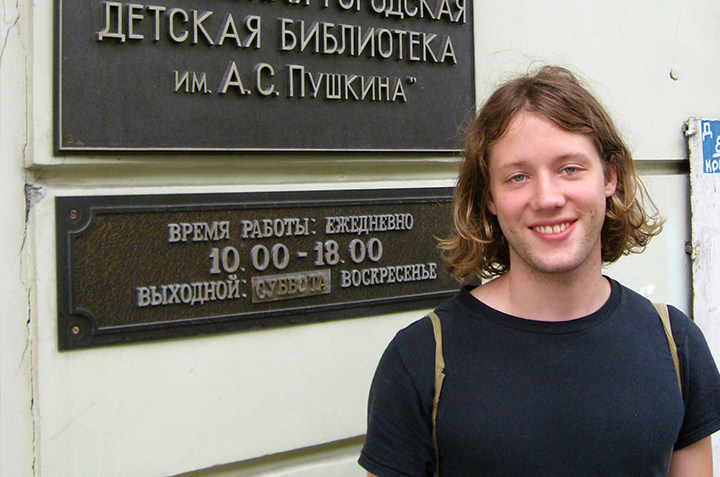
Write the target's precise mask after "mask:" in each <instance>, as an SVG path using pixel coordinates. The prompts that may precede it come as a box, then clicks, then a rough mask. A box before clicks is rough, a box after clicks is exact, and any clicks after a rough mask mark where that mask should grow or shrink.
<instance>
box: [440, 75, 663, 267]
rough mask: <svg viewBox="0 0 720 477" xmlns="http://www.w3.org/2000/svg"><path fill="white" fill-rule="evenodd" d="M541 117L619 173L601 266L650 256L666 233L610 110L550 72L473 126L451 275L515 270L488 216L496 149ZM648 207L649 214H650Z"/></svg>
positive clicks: (508, 90) (447, 252) (448, 248)
mask: <svg viewBox="0 0 720 477" xmlns="http://www.w3.org/2000/svg"><path fill="white" fill-rule="evenodd" d="M523 110H524V111H531V112H535V113H538V114H541V115H543V116H545V117H547V118H548V119H550V120H551V121H553V122H554V123H555V124H557V125H558V126H559V127H561V128H562V129H565V130H567V131H571V132H576V133H580V134H584V135H586V136H587V137H589V138H590V139H591V140H592V141H593V143H594V144H595V146H596V147H597V150H598V152H599V154H600V158H601V160H602V162H603V169H604V170H605V175H606V177H607V173H608V171H609V167H610V166H612V167H614V168H615V170H616V171H617V179H618V183H617V189H616V191H615V193H614V194H613V195H612V196H611V197H609V198H608V199H607V203H606V214H605V222H604V224H603V227H602V232H601V239H600V240H601V246H602V260H603V262H604V263H611V262H614V261H616V260H617V259H618V258H620V257H621V256H622V255H627V254H629V253H635V252H640V251H642V250H644V248H645V247H646V246H647V244H648V242H649V241H650V239H651V238H652V237H653V236H655V235H657V234H658V233H660V231H661V229H662V220H661V219H660V218H659V217H658V214H657V209H656V208H655V205H654V204H653V203H652V200H651V199H650V198H649V196H648V195H647V191H646V190H645V187H644V186H643V184H642V182H641V181H640V179H639V178H638V177H637V173H636V172H635V167H634V166H633V161H632V156H631V154H630V151H629V149H628V148H627V146H626V145H625V143H624V142H623V140H622V139H621V137H620V135H619V134H618V132H617V130H616V128H615V126H614V124H613V122H612V120H611V118H610V116H609V114H608V113H607V111H606V110H605V108H604V107H603V106H602V105H601V104H600V103H599V102H598V101H597V99H595V97H594V96H593V95H592V94H590V92H589V91H588V90H587V89H585V87H583V86H582V85H581V84H580V82H579V80H578V79H577V78H576V77H575V75H573V74H572V73H571V72H570V71H569V70H567V69H565V68H562V67H557V66H543V67H541V68H540V69H539V70H537V71H536V72H535V73H533V74H526V75H523V76H520V77H518V78H515V79H513V80H511V81H509V82H507V83H505V84H504V85H502V86H501V87H500V88H499V89H497V90H496V91H495V92H494V93H493V94H492V95H491V96H490V98H488V100H487V101H486V102H485V104H484V105H483V106H482V108H481V109H480V111H479V113H478V114H477V116H476V118H475V119H474V121H473V122H472V123H471V124H470V127H469V130H468V133H467V137H466V143H465V153H464V158H463V162H462V167H461V171H460V176H459V178H458V182H457V185H456V187H455V198H454V211H453V214H454V221H455V229H456V233H455V235H454V236H453V237H450V238H448V239H445V240H442V241H441V242H440V245H439V246H440V248H441V249H442V250H443V251H444V256H445V260H446V261H447V264H448V271H449V272H450V274H451V275H453V276H454V277H455V278H456V279H458V280H459V281H464V280H466V279H468V278H473V277H478V278H492V277H493V276H496V275H501V274H503V273H505V272H506V271H507V270H508V269H509V267H510V253H509V248H508V243H507V241H506V240H505V237H504V236H503V234H502V231H501V230H500V226H499V224H498V221H497V217H495V216H494V215H493V214H492V213H490V211H489V210H488V206H487V205H488V199H489V198H490V173H489V168H488V159H489V156H490V151H491V148H492V146H493V144H494V143H495V142H496V141H497V140H498V139H500V138H501V137H502V136H503V134H505V131H506V130H507V128H508V125H509V124H510V121H511V120H512V119H513V118H514V117H515V115H516V114H518V113H519V112H520V111H523ZM646 204H648V205H649V207H650V211H649V212H648V211H646V210H645V205H646Z"/></svg>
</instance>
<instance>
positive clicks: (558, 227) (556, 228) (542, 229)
mask: <svg viewBox="0 0 720 477" xmlns="http://www.w3.org/2000/svg"><path fill="white" fill-rule="evenodd" d="M568 227H570V222H563V223H562V224H555V225H540V226H537V227H533V230H534V231H536V232H539V233H541V234H545V235H549V234H559V233H560V232H562V231H563V230H565V229H566V228H568Z"/></svg>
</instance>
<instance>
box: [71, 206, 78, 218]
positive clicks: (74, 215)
mask: <svg viewBox="0 0 720 477" xmlns="http://www.w3.org/2000/svg"><path fill="white" fill-rule="evenodd" d="M77 216H78V211H77V210H75V209H72V210H71V211H70V218H71V219H73V220H74V219H77Z"/></svg>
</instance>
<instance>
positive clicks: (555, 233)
mask: <svg viewBox="0 0 720 477" xmlns="http://www.w3.org/2000/svg"><path fill="white" fill-rule="evenodd" d="M489 157H490V159H489V170H490V192H491V198H490V200H489V201H488V209H489V210H490V212H491V213H492V214H494V215H496V216H497V219H498V222H499V224H500V228H501V230H502V232H503V234H504V235H505V238H506V239H507V241H508V243H509V245H510V271H511V272H515V273H519V272H523V271H524V272H526V273H528V272H529V273H538V272H539V273H570V272H574V271H577V270H579V269H585V270H590V271H594V270H595V269H597V270H599V268H600V266H601V265H602V257H601V248H600V232H601V230H602V226H603V222H604V220H605V200H606V198H607V197H610V196H611V195H612V194H613V193H615V188H616V185H617V174H616V171H615V169H614V168H612V167H609V169H610V170H609V171H608V174H607V176H608V177H607V178H606V177H605V174H604V173H603V166H602V161H601V159H600V155H599V153H598V151H597V149H596V147H595V145H594V144H593V143H592V141H591V140H590V138H588V137H587V136H585V135H583V134H578V133H572V132H569V131H566V130H564V129H562V128H560V127H558V126H557V125H555V123H553V122H552V121H550V120H549V119H547V118H546V117H544V116H542V115H540V114H538V113H533V112H527V111H522V112H520V113H518V114H517V115H516V116H515V117H514V118H513V119H512V121H511V122H510V125H509V127H508V130H507V131H506V132H505V134H504V135H503V136H502V137H501V138H500V139H499V140H498V141H496V143H495V144H494V145H493V147H492V149H491V151H490V156H489Z"/></svg>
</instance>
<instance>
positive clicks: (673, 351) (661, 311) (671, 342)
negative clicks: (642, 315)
mask: <svg viewBox="0 0 720 477" xmlns="http://www.w3.org/2000/svg"><path fill="white" fill-rule="evenodd" d="M653 306H654V307H655V309H656V310H657V312H658V315H660V321H661V322H662V325H663V330H664V331H665V338H667V342H668V348H670V356H672V361H673V366H675V376H676V377H677V382H678V387H680V394H682V380H681V379H680V361H679V360H678V352H677V345H676V344H675V339H673V335H672V328H671V327H670V314H669V313H668V308H667V305H666V304H664V303H653Z"/></svg>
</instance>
